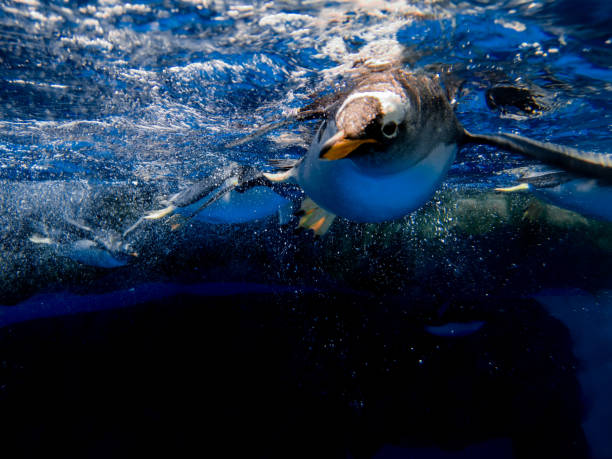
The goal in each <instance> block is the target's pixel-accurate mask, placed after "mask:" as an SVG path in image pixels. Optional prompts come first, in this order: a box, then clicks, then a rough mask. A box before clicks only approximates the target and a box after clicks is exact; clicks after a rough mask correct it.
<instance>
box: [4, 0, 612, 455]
mask: <svg viewBox="0 0 612 459" xmlns="http://www.w3.org/2000/svg"><path fill="white" fill-rule="evenodd" d="M586 3H587V2H576V1H569V0H559V1H540V2H530V1H529V2H528V1H521V0H515V1H502V0H499V1H494V0H491V1H485V0H482V1H478V0H473V1H469V2H445V1H439V2H436V1H427V2H384V1H375V2H360V1H355V2H317V1H314V2H307V3H302V2H254V3H250V4H244V3H241V2H221V1H218V2H217V1H207V0H192V1H185V2H173V1H165V2H155V1H152V2H141V3H138V2H135V3H121V2H115V1H113V0H100V1H98V2H94V1H92V2H87V1H74V2H70V1H66V2H60V1H48V2H45V1H39V0H19V1H2V2H0V80H1V84H0V181H1V182H2V186H1V187H0V209H1V211H0V223H1V224H0V264H1V266H2V270H1V271H2V272H1V273H0V304H2V305H3V306H0V326H2V328H0V342H1V343H2V344H1V345H0V403H1V404H2V413H3V415H2V418H3V420H2V423H3V426H4V429H3V430H2V432H3V435H4V438H3V441H2V446H0V448H4V449H5V450H6V452H7V454H8V452H9V451H10V452H11V455H10V457H40V456H42V455H43V454H44V455H50V454H51V453H56V454H61V455H62V456H63V457H128V456H130V457H134V456H138V457H140V456H144V455H164V456H175V457H185V456H191V455H193V452H194V451H195V452H196V454H198V455H210V456H221V457H235V456H246V457H277V456H278V457H377V458H413V457H418V458H421V457H423V458H425V457H427V458H451V457H452V458H459V457H466V458H467V457H509V458H510V457H516V458H525V457H533V458H544V457H568V458H569V457H576V458H578V457H595V458H612V441H611V440H610V438H609V432H610V431H612V415H611V414H610V413H612V397H611V396H610V395H609V389H608V388H609V387H610V385H611V383H612V351H611V350H610V349H612V275H611V274H610V273H611V272H612V226H611V224H610V223H609V222H606V221H602V220H596V219H592V218H589V217H588V216H586V215H581V214H580V213H574V212H571V211H569V210H567V209H561V208H558V207H554V206H551V205H549V204H546V203H544V202H541V201H538V200H537V199H535V198H534V197H533V196H531V195H526V194H520V193H519V194H501V193H497V192H495V191H493V189H494V188H495V187H497V186H506V185H508V184H512V183H511V180H512V179H511V177H510V176H509V175H508V174H507V173H505V172H504V171H507V170H508V169H511V168H517V167H523V166H531V165H534V163H535V162H534V161H531V160H526V159H524V158H521V157H518V156H515V155H512V154H508V153H505V152H501V151H497V150H495V149H493V148H489V147H484V146H481V147H470V148H466V149H464V150H463V151H461V152H460V153H459V156H458V158H457V161H456V162H455V164H454V165H453V167H452V168H451V171H450V173H449V176H448V178H447V179H446V180H445V182H444V183H443V185H442V186H441V189H440V190H439V191H438V192H437V193H436V195H435V196H434V198H433V199H432V200H431V201H430V202H428V203H427V204H426V205H424V206H423V208H422V209H419V210H418V211H417V212H415V213H414V214H411V215H408V216H406V217H405V218H404V219H401V220H398V221H393V222H387V223H382V224H356V223H353V222H350V221H347V220H343V219H338V220H337V221H336V222H335V223H334V225H333V226H332V228H331V230H330V232H329V233H328V234H327V235H325V236H324V237H322V238H320V239H315V238H313V237H312V235H310V234H308V233H305V232H296V231H295V230H294V228H295V224H296V219H295V218H293V219H290V220H289V222H288V223H287V222H285V221H284V220H283V221H282V222H280V221H279V217H278V216H277V215H276V214H275V212H269V213H270V214H271V215H269V216H267V217H266V218H262V219H258V220H255V221H250V222H246V223H234V224H229V223H226V224H213V223H211V222H210V220H209V221H205V219H202V218H200V219H197V218H196V219H194V220H191V221H189V222H187V223H186V224H184V225H183V226H181V227H180V228H179V229H173V228H172V224H171V222H168V221H165V220H162V221H158V222H145V223H144V224H142V225H140V226H139V227H138V228H137V229H136V230H134V231H133V232H131V233H130V234H129V236H127V237H126V241H125V242H127V243H129V244H130V247H131V249H130V251H131V252H135V253H137V254H138V256H131V255H128V256H127V257H126V258H120V259H119V260H115V261H119V263H118V264H121V265H122V266H118V267H114V268H110V267H100V266H99V265H100V264H101V263H102V262H101V261H100V260H102V258H96V259H95V260H94V262H93V263H92V259H91V256H92V255H91V253H90V252H87V256H89V257H90V258H85V257H84V255H83V253H82V252H78V251H77V250H76V249H75V245H74V244H75V242H76V241H78V240H79V239H83V238H91V237H92V234H97V235H104V236H108V235H109V234H111V233H112V234H120V233H121V232H123V231H125V230H126V229H127V228H129V227H130V226H131V225H132V224H134V222H136V221H137V220H138V218H139V217H140V216H142V215H143V214H145V213H146V212H148V211H151V210H153V209H158V208H160V207H161V200H162V199H163V198H164V197H166V196H168V195H170V194H172V193H175V192H177V191H178V190H180V189H183V188H185V187H186V186H188V185H190V184H192V183H194V182H196V181H197V180H198V179H202V178H204V177H207V176H208V175H210V174H211V172H212V171H215V170H217V169H218V168H220V167H226V166H227V165H228V164H230V163H239V164H247V165H254V166H257V167H266V163H267V160H268V159H271V158H299V157H300V156H302V155H303V154H304V153H305V151H306V149H307V147H308V145H309V143H310V140H311V138H312V135H313V132H314V130H315V128H316V123H314V122H305V123H300V124H298V125H291V126H287V127H284V128H281V129H278V130H275V131H273V132H271V133H270V134H268V135H266V136H264V137H262V138H260V139H256V140H255V141H253V142H249V143H247V144H244V145H241V146H239V147H236V148H226V147H224V145H225V144H226V143H227V142H229V141H231V140H235V139H238V138H240V137H241V136H244V135H246V134H247V133H249V132H250V131H251V130H252V128H253V127H254V126H257V125H262V124H264V123H266V122H270V121H274V120H277V119H279V118H281V117H282V116H283V115H285V114H287V113H289V112H290V110H292V109H295V108H299V107H302V106H304V105H306V104H307V103H308V102H309V101H310V98H309V96H310V95H311V94H312V93H327V92H330V91H331V90H332V89H333V87H334V86H335V85H336V84H339V83H341V82H342V80H343V75H344V74H345V73H346V71H347V69H349V68H350V66H352V64H353V63H354V62H355V61H356V60H358V59H360V58H372V57H373V56H379V55H382V54H393V53H394V52H396V51H397V52H403V53H404V55H405V56H407V59H406V64H405V66H406V67H412V68H423V67H427V68H432V69H438V70H439V69H442V68H448V66H449V65H452V67H453V69H454V70H455V71H456V72H457V74H460V75H461V77H462V78H465V82H464V84H463V86H462V90H461V92H460V93H459V94H458V97H457V102H458V103H457V109H456V111H457V114H458V117H459V118H460V120H461V122H462V123H463V124H464V125H465V126H466V127H467V128H468V129H469V130H471V131H474V132H498V131H504V132H515V133H520V134H522V135H526V136H529V137H533V138H536V139H540V140H546V141H554V142H557V143H561V144H565V145H569V146H573V147H576V148H579V149H583V150H590V151H596V152H601V153H609V152H611V151H612V140H611V139H612V136H611V131H612V117H611V116H612V115H610V113H611V108H612V98H611V97H610V94H611V91H612V44H611V41H612V29H610V26H609V24H610V20H611V19H612V7H611V6H610V4H609V2H607V1H603V0H602V1H590V2H588V6H587V5H586ZM500 86H503V87H519V88H523V89H527V90H528V91H529V94H532V95H534V97H535V99H534V100H535V102H536V103H537V107H536V108H535V110H525V109H521V108H520V107H516V106H515V107H512V106H493V105H492V104H491V103H489V104H488V103H487V94H488V91H489V90H490V89H491V88H494V87H500ZM292 197H293V200H294V201H295V203H294V204H293V205H294V209H296V208H297V205H299V204H296V203H298V202H299V200H300V199H301V198H302V196H301V194H300V193H299V191H296V192H295V193H294V196H292ZM71 222H72V223H71ZM75 222H76V223H77V224H76V225H75ZM85 227H86V228H90V229H91V231H90V230H88V229H84V228H85ZM34 236H36V237H34ZM36 238H39V242H38V243H36V242H35V241H36ZM40 239H46V240H47V241H46V242H45V243H40ZM94 256H97V257H104V256H105V255H104V254H100V253H98V252H96V253H95V254H94ZM106 256H108V254H106ZM103 262H105V263H107V264H108V263H110V264H112V263H113V261H112V260H109V259H108V258H104V259H103ZM96 264H98V266H95V265H96ZM92 265H94V266H92ZM11 450H14V451H17V453H13V451H11ZM7 457H9V456H8V455H7Z"/></svg>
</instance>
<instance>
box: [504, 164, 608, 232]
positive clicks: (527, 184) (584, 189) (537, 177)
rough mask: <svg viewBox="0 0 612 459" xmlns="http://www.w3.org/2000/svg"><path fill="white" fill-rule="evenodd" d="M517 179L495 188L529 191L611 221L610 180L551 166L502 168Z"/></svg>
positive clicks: (561, 205)
mask: <svg viewBox="0 0 612 459" xmlns="http://www.w3.org/2000/svg"><path fill="white" fill-rule="evenodd" d="M505 173H506V174H508V175H513V176H514V177H516V179H517V181H518V182H519V183H518V185H515V186H510V187H499V188H496V189H495V190H496V191H502V192H515V191H529V192H531V193H532V194H533V195H534V196H536V197H537V198H538V199H541V200H542V201H545V202H547V203H549V204H552V205H555V206H558V207H562V208H564V209H568V210H572V211H574V212H578V213H579V214H581V215H584V216H587V217H593V218H596V219H599V220H606V221H612V206H611V205H610V203H611V202H612V181H610V180H605V179H601V178H596V177H585V176H580V175H577V174H572V173H570V172H566V171H563V170H559V169H553V168H550V167H546V166H545V167H536V168H527V167H520V168H517V169H512V170H509V171H505Z"/></svg>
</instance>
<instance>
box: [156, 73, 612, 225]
mask: <svg viewBox="0 0 612 459" xmlns="http://www.w3.org/2000/svg"><path fill="white" fill-rule="evenodd" d="M307 119H320V120H321V124H320V125H319V128H318V130H317V133H316V135H315V138H314V140H313V142H312V144H311V146H310V148H309V150H308V152H307V153H306V155H305V156H304V157H303V158H301V159H299V160H296V161H282V162H281V163H280V164H279V163H277V164H276V165H277V168H276V169H277V170H275V171H273V172H262V173H261V176H262V177H263V178H264V179H265V180H266V181H267V184H268V185H269V186H272V185H274V184H281V183H294V184H297V185H298V186H299V187H300V188H301V189H302V190H303V191H304V193H305V195H306V196H307V198H306V199H304V201H303V203H302V207H301V209H300V211H299V212H298V215H299V216H300V217H301V218H300V223H299V226H300V227H302V228H306V229H310V230H312V231H313V232H314V233H315V235H322V234H324V233H325V232H326V231H327V230H328V229H329V227H330V225H331V223H332V222H333V220H334V218H335V216H336V215H339V216H342V217H344V218H347V219H349V220H353V221H356V222H382V221H387V220H394V219H397V218H400V217H403V216H405V215H407V214H409V213H411V212H413V211H415V210H416V209H418V208H420V207H421V206H422V205H423V204H425V203H426V202H427V201H428V200H429V199H431V197H432V196H433V194H434V192H435V191H436V189H437V188H438V186H439V185H440V183H441V182H442V180H443V179H444V178H445V176H446V174H447V172H448V170H449V168H450V166H451V164H452V163H453V161H454V159H455V157H456V154H457V151H458V150H459V149H460V148H462V147H464V146H466V145H468V144H485V145H491V146H495V147H498V148H501V149H504V150H507V151H510V152H514V153H519V154H522V155H525V156H529V157H533V158H536V159H538V160H540V161H542V162H544V163H546V164H549V165H553V166H558V167H561V168H562V169H564V170H566V171H569V172H572V173H576V174H581V175H584V176H588V177H592V178H596V179H600V180H606V181H610V180H612V156H611V155H606V154H598V153H590V152H581V151H578V150H575V149H573V148H569V147H565V146H561V145H555V144H550V143H545V142H539V141H536V140H532V139H529V138H526V137H522V136H518V135H514V134H496V135H487V134H473V133H470V132H469V131H467V130H466V129H465V128H464V127H463V126H462V125H461V123H460V122H459V120H458V119H457V117H456V115H455V112H454V109H453V106H452V105H451V103H450V101H449V95H448V93H447V91H445V89H444V88H443V85H442V82H441V79H440V77H439V76H438V75H430V74H428V73H426V72H424V71H416V72H412V71H408V70H404V69H402V68H400V67H397V66H388V67H384V66H383V67H379V68H375V69H367V71H364V72H362V74H360V75H358V76H356V77H355V79H354V80H353V81H352V83H351V84H349V85H347V87H346V88H344V89H343V90H341V91H338V92H337V93H335V94H330V95H328V96H325V97H323V98H320V99H318V100H315V101H314V102H313V103H312V104H310V105H308V106H306V107H304V108H303V109H301V110H299V111H298V112H297V113H296V114H295V115H293V116H292V117H289V118H288V119H287V120H283V121H281V122H277V123H274V124H273V125H270V126H265V127H264V128H262V129H260V130H259V131H256V132H255V133H253V134H250V135H248V136H247V137H246V138H244V139H243V140H239V141H237V142H234V143H232V144H229V145H228V146H230V147H231V146H236V145H240V144H242V143H245V142H247V141H250V140H252V139H253V138H255V137H256V136H258V135H262V134H264V133H266V132H269V131H270V130H271V129H273V128H277V127H280V126H283V125H286V124H288V123H291V122H299V121H303V120H307ZM240 183H241V182H240V181H239V180H238V181H236V186H239V184H240ZM158 215H165V214H164V212H163V211H161V212H157V213H154V214H151V218H153V217H154V216H158Z"/></svg>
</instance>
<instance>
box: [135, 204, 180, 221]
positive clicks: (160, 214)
mask: <svg viewBox="0 0 612 459" xmlns="http://www.w3.org/2000/svg"><path fill="white" fill-rule="evenodd" d="M175 209H176V206H174V205H173V204H170V205H169V206H168V207H165V208H163V209H160V210H154V211H152V212H149V213H148V214H147V215H145V216H144V217H143V218H144V219H145V220H159V219H160V218H164V217H165V216H166V215H170V214H171V213H172V212H174V210H175Z"/></svg>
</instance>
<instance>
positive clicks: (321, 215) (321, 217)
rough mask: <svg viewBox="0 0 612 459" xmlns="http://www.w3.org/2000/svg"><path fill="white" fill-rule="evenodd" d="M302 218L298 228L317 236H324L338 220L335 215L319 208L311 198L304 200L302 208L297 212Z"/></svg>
mask: <svg viewBox="0 0 612 459" xmlns="http://www.w3.org/2000/svg"><path fill="white" fill-rule="evenodd" d="M297 215H298V216H299V217H300V222H299V223H298V226H297V227H298V228H304V229H306V230H312V231H313V232H314V234H315V236H323V235H324V234H325V233H327V231H328V230H329V228H330V226H331V224H332V223H333V222H334V219H335V218H336V215H335V214H332V213H331V212H328V211H327V210H325V209H323V208H321V207H319V205H318V204H317V203H316V202H314V201H313V200H312V199H310V198H306V199H304V201H303V202H302V207H301V208H300V210H299V211H298V212H297Z"/></svg>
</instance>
